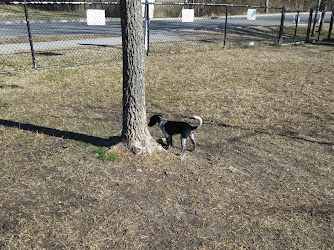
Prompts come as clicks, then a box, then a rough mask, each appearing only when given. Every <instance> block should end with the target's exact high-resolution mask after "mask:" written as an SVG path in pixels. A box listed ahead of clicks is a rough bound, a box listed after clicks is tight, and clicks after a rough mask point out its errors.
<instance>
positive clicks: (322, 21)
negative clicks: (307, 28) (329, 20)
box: [318, 9, 326, 41]
mask: <svg viewBox="0 0 334 250" xmlns="http://www.w3.org/2000/svg"><path fill="white" fill-rule="evenodd" d="M325 14H326V10H325V9H324V10H323V11H322V14H321V21H320V25H319V30H318V41H319V40H320V35H321V31H322V27H323V25H324V20H325Z"/></svg>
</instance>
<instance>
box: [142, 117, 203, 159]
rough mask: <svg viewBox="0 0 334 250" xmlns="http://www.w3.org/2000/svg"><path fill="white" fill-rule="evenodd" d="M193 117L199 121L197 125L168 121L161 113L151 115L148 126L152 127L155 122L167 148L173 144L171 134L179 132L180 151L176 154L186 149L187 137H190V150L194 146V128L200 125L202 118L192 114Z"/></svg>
mask: <svg viewBox="0 0 334 250" xmlns="http://www.w3.org/2000/svg"><path fill="white" fill-rule="evenodd" d="M194 118H195V119H197V120H198V121H199V123H198V125H197V126H191V125H190V124H189V123H187V122H176V121H168V120H167V119H166V118H165V117H163V116H161V115H153V116H152V117H151V119H150V123H149V124H148V126H150V127H153V126H154V125H155V124H156V125H157V126H158V127H159V128H160V129H161V130H162V132H163V133H164V135H165V137H166V140H167V148H166V149H169V148H170V147H171V146H173V135H177V134H180V137H181V151H180V152H179V153H178V154H177V155H181V154H182V153H183V152H184V150H185V149H186V141H187V138H188V137H190V140H191V142H192V144H193V149H192V151H194V150H195V148H196V142H195V138H194V132H193V131H194V130H195V129H198V128H199V127H201V126H202V123H203V121H202V118H201V117H199V116H194Z"/></svg>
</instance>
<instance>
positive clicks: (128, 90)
mask: <svg viewBox="0 0 334 250" xmlns="http://www.w3.org/2000/svg"><path fill="white" fill-rule="evenodd" d="M120 8H121V25H122V42H123V43H122V47H123V128H122V137H121V139H122V141H123V143H125V145H126V146H127V148H128V149H129V150H130V151H131V152H133V153H135V154H140V153H151V152H152V151H153V150H154V149H155V148H156V147H157V143H156V142H155V141H154V140H153V139H152V137H151V135H150V134H149V131H148V128H147V119H146V108H145V64H144V57H145V51H144V42H143V17H142V6H141V0H121V5H120Z"/></svg>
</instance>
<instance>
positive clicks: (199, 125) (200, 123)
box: [194, 115, 203, 129]
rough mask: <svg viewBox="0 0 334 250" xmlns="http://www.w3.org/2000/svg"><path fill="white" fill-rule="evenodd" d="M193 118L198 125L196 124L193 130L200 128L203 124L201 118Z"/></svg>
mask: <svg viewBox="0 0 334 250" xmlns="http://www.w3.org/2000/svg"><path fill="white" fill-rule="evenodd" d="M194 118H195V119H196V120H198V121H199V123H198V124H197V126H196V127H194V129H198V128H200V127H201V126H202V124H203V120H202V118H201V117H199V116H196V115H195V116H194Z"/></svg>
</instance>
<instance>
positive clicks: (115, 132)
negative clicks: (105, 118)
mask: <svg viewBox="0 0 334 250" xmlns="http://www.w3.org/2000/svg"><path fill="white" fill-rule="evenodd" d="M118 134H119V131H117V130H112V131H110V132H109V134H108V135H109V137H113V136H117V135H118Z"/></svg>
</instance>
